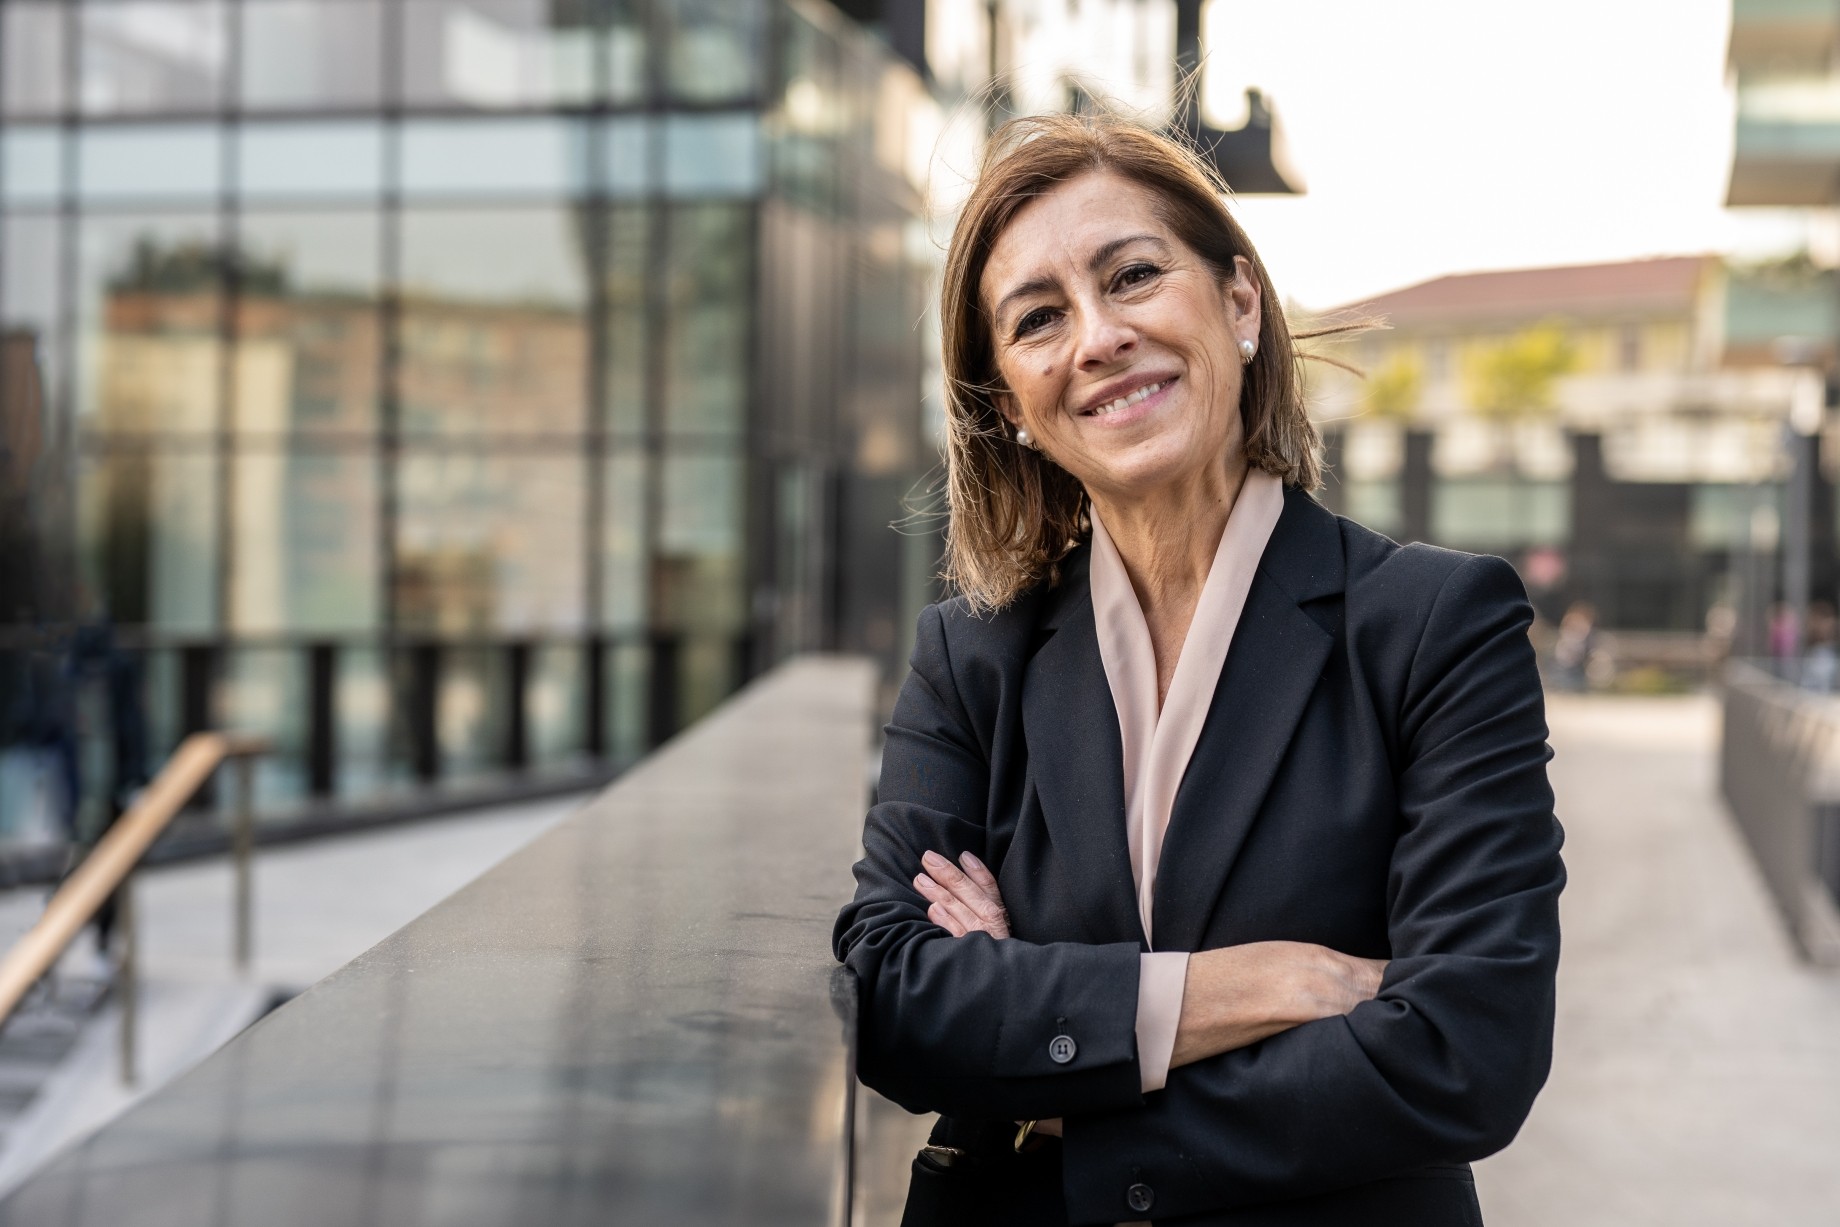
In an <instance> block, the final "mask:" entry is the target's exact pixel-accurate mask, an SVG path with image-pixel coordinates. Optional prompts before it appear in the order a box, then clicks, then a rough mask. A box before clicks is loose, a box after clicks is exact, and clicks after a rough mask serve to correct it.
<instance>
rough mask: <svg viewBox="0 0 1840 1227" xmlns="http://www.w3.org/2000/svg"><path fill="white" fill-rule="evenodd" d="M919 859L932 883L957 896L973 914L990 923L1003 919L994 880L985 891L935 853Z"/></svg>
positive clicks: (999, 897) (1000, 900) (1001, 906)
mask: <svg viewBox="0 0 1840 1227" xmlns="http://www.w3.org/2000/svg"><path fill="white" fill-rule="evenodd" d="M929 858H930V859H929ZM920 859H921V861H922V863H924V864H925V865H926V868H927V872H928V873H930V874H931V875H932V877H933V881H935V882H937V883H939V884H940V885H941V886H943V887H945V888H946V889H947V890H949V891H951V892H952V893H953V894H954V895H955V896H957V898H958V900H959V902H961V903H963V904H964V905H965V906H966V907H968V908H970V909H971V911H972V913H973V914H975V915H977V916H981V917H983V918H984V919H985V920H986V921H990V922H1000V921H1001V920H1002V919H1003V898H1002V896H1001V895H1000V894H998V893H997V892H996V889H995V887H996V881H995V879H992V880H991V889H990V890H988V891H986V890H985V889H984V888H983V887H982V886H980V885H979V884H978V883H977V882H975V881H973V880H972V879H971V878H969V877H967V876H966V875H965V873H964V872H963V871H962V870H960V869H959V867H958V866H957V865H954V864H953V863H952V862H951V861H948V860H947V859H946V858H945V857H943V856H940V855H939V854H938V853H937V852H929V853H927V854H926V856H923V857H921V858H920ZM989 876H990V875H989V873H988V872H986V873H985V877H987V878H988V877H989Z"/></svg>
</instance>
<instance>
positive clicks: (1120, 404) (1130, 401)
mask: <svg viewBox="0 0 1840 1227" xmlns="http://www.w3.org/2000/svg"><path fill="white" fill-rule="evenodd" d="M1174 382H1175V376H1173V375H1165V376H1163V378H1161V379H1159V380H1157V381H1156V382H1155V383H1146V384H1143V385H1141V386H1139V387H1136V388H1133V389H1132V390H1131V391H1129V392H1125V393H1123V394H1121V395H1118V396H1114V397H1112V398H1111V399H1109V400H1105V401H1101V402H1100V403H1098V404H1096V405H1093V406H1092V407H1090V408H1087V409H1082V410H1081V411H1080V416H1081V417H1100V418H1102V417H1110V416H1111V415H1112V414H1115V413H1123V412H1124V411H1125V410H1126V409H1129V408H1130V407H1131V406H1132V405H1135V404H1139V403H1141V402H1143V401H1146V400H1148V399H1150V398H1151V397H1152V396H1155V395H1156V394H1157V393H1158V392H1161V391H1162V390H1163V389H1164V388H1166V387H1168V386H1169V385H1170V384H1172V383H1174Z"/></svg>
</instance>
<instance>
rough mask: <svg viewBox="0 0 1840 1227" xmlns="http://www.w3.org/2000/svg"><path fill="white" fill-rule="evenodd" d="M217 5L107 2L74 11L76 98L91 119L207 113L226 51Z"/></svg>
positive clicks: (217, 93)
mask: <svg viewBox="0 0 1840 1227" xmlns="http://www.w3.org/2000/svg"><path fill="white" fill-rule="evenodd" d="M224 7H225V6H224V5H223V4H222V3H221V0H112V2H111V3H106V4H82V5H79V6H78V14H79V22H80V25H81V31H82V39H83V47H82V52H81V56H80V60H81V64H82V67H81V70H80V72H81V76H80V79H79V80H80V85H79V95H80V100H81V102H82V106H83V109H84V110H85V111H87V112H88V113H90V114H92V115H101V114H160V113H171V112H195V111H212V110H216V109H217V107H218V106H219V105H220V104H221V103H222V101H223V93H224V72H225V68H226V66H227V64H228V63H229V46H228V39H227V36H226V30H225V25H224Z"/></svg>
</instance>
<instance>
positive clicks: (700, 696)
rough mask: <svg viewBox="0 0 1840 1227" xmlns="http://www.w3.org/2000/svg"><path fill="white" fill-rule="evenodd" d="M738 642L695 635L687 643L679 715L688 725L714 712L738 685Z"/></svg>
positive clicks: (680, 666)
mask: <svg viewBox="0 0 1840 1227" xmlns="http://www.w3.org/2000/svg"><path fill="white" fill-rule="evenodd" d="M735 655H736V653H735V641H734V640H733V639H730V638H726V637H712V636H701V635H699V636H695V637H692V638H690V639H687V640H685V641H684V646H683V649H682V655H681V656H680V657H679V658H678V670H679V672H678V675H677V687H678V690H677V712H678V718H679V719H680V720H682V721H683V723H684V724H685V725H686V726H688V725H689V724H691V723H692V722H694V721H697V720H701V719H702V718H703V717H704V716H706V715H708V714H709V713H710V712H712V711H714V710H715V709H716V708H717V707H719V706H720V705H721V703H722V700H723V699H726V698H727V697H728V696H729V695H730V694H732V693H734V690H735V684H736V682H737V681H739V679H738V678H736V676H735Z"/></svg>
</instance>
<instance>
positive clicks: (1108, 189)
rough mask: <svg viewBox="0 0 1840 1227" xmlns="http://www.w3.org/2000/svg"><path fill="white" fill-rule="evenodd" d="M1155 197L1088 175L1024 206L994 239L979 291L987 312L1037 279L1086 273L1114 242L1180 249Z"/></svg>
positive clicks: (1134, 185)
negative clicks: (1141, 239) (1129, 239)
mask: <svg viewBox="0 0 1840 1227" xmlns="http://www.w3.org/2000/svg"><path fill="white" fill-rule="evenodd" d="M1156 205H1157V198H1156V194H1155V193H1154V192H1153V191H1152V190H1151V189H1149V188H1147V187H1145V186H1144V185H1142V184H1140V183H1138V182H1136V181H1135V180H1132V179H1126V178H1124V177H1123V176H1121V175H1116V174H1113V173H1112V172H1110V171H1102V170H1101V171H1088V172H1086V173H1084V174H1082V175H1080V176H1078V177H1077V178H1074V179H1069V180H1068V181H1067V182H1065V183H1063V184H1061V185H1060V186H1058V187H1056V188H1054V189H1053V190H1052V191H1049V192H1044V193H1043V194H1042V195H1040V196H1037V197H1036V198H1035V199H1033V200H1031V201H1029V203H1028V204H1026V205H1023V206H1022V208H1020V209H1018V210H1017V211H1016V215H1015V216H1014V217H1012V218H1010V220H1009V224H1008V225H1006V226H1005V227H1004V228H1003V229H1002V230H1001V231H1000V232H998V234H997V239H996V242H994V243H992V244H991V246H990V256H989V258H988V259H987V260H986V261H985V262H984V275H983V278H982V279H981V281H980V282H979V285H978V292H979V294H980V296H981V297H982V298H983V300H984V305H985V306H986V308H988V307H989V306H990V305H991V304H993V303H994V302H996V300H997V298H998V297H999V296H1001V295H1002V294H1003V293H1004V291H1005V290H1007V289H1009V288H1010V287H1012V286H1014V285H1016V284H1018V283H1020V282H1023V281H1029V280H1033V279H1035V278H1037V277H1041V276H1048V277H1059V276H1063V275H1067V274H1069V273H1072V272H1076V271H1080V270H1084V269H1085V267H1086V262H1087V260H1088V258H1089V257H1090V256H1091V254H1092V253H1093V252H1094V251H1097V250H1098V249H1099V248H1100V247H1102V246H1104V245H1105V244H1106V243H1109V242H1111V241H1112V240H1113V239H1117V238H1122V237H1124V236H1126V235H1132V234H1151V235H1155V236H1156V237H1158V238H1160V239H1162V240H1164V241H1165V242H1167V243H1169V244H1170V245H1172V246H1174V247H1177V248H1180V247H1181V246H1182V244H1181V243H1180V242H1179V241H1178V240H1177V238H1176V235H1175V234H1174V233H1173V232H1172V231H1171V230H1170V229H1169V226H1168V224H1167V223H1165V222H1164V221H1163V219H1162V217H1161V216H1160V215H1159V214H1158V210H1157V207H1156Z"/></svg>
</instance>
